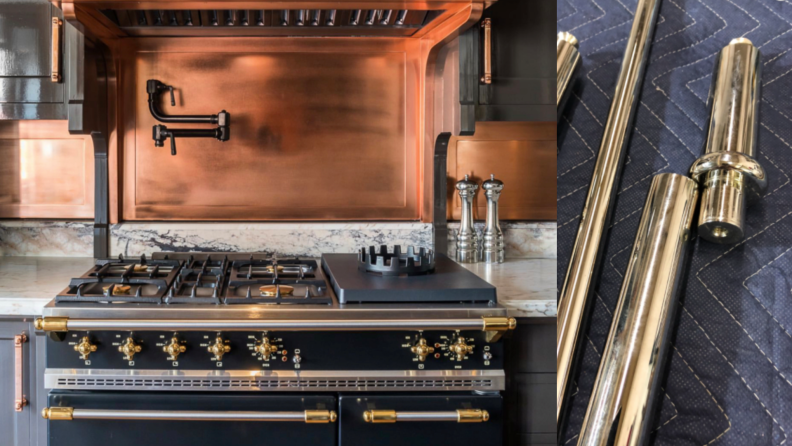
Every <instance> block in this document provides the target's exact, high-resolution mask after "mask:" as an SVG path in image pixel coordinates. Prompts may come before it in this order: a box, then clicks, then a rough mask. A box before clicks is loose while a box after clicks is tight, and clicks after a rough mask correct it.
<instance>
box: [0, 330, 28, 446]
mask: <svg viewBox="0 0 792 446" xmlns="http://www.w3.org/2000/svg"><path fill="white" fill-rule="evenodd" d="M21 334H26V335H27V336H29V335H30V332H29V331H28V324H27V323H26V322H17V321H2V320H0V444H2V445H9V446H23V445H24V446H27V445H28V444H29V442H30V441H29V439H30V423H31V421H32V417H33V416H35V414H33V413H32V411H31V408H30V406H24V407H22V410H21V411H17V410H16V407H15V400H16V392H15V387H16V379H17V370H18V367H19V364H17V361H16V359H17V355H16V342H15V339H14V338H15V336H18V335H21ZM21 348H22V361H23V362H22V363H21V365H22V368H21V369H19V370H21V371H22V372H23V373H22V375H21V379H22V393H23V395H24V396H25V397H26V398H30V395H31V392H30V382H31V379H30V378H31V377H32V373H30V371H31V370H32V368H31V367H30V365H31V363H32V359H31V356H30V343H29V342H25V343H22V344H21Z"/></svg>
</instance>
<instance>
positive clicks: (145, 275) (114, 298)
mask: <svg viewBox="0 0 792 446" xmlns="http://www.w3.org/2000/svg"><path fill="white" fill-rule="evenodd" d="M181 265H182V263H181V262H180V261H178V260H150V259H147V258H146V256H145V255H143V256H140V257H139V258H132V259H126V258H124V257H123V256H119V257H118V259H103V260H99V261H97V262H96V266H94V267H93V268H92V269H91V270H90V271H88V272H87V273H85V274H84V275H83V276H82V277H79V278H76V279H72V280H71V282H70V283H69V286H68V288H66V289H65V290H63V291H62V292H61V293H60V294H58V295H57V296H56V297H55V301H56V302H132V303H135V302H137V303H157V304H158V303H161V302H162V297H163V296H164V295H165V292H166V291H167V290H168V288H169V287H170V285H171V284H172V283H173V282H174V280H175V278H176V275H177V273H178V272H179V269H180V268H181Z"/></svg>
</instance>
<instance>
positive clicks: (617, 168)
mask: <svg viewBox="0 0 792 446" xmlns="http://www.w3.org/2000/svg"><path fill="white" fill-rule="evenodd" d="M659 7H660V0H639V1H638V5H637V7H636V10H635V18H634V20H633V24H632V29H631V30H630V36H629V38H628V39H627V48H626V50H625V52H624V60H622V65H621V71H620V72H619V78H618V80H617V82H616V91H615V93H614V95H613V103H612V104H611V108H610V112H609V113H608V120H607V122H606V124H605V133H604V134H603V136H602V143H601V144H600V149H599V155H598V156H597V163H596V164H595V165H594V174H593V176H592V178H591V186H589V190H588V196H587V198H586V204H585V206H584V208H583V213H582V218H581V219H580V226H579V227H578V233H577V237H576V238H575V245H574V248H572V255H571V256H570V258H569V267H568V269H567V274H566V278H565V279H564V285H563V288H562V289H561V295H560V296H559V299H558V328H557V337H556V358H557V359H556V370H557V372H558V379H557V381H556V403H557V404H556V419H557V420H558V421H559V425H561V424H563V423H562V419H561V414H562V413H563V410H564V404H565V401H566V394H567V393H568V389H569V386H570V383H571V376H572V371H573V368H574V367H573V366H574V364H575V359H576V351H577V350H578V345H579V344H580V338H581V336H580V332H581V329H582V326H583V322H584V321H585V319H586V317H587V315H586V313H587V312H588V308H590V305H588V303H590V301H591V299H588V297H589V294H591V292H592V291H593V288H594V283H595V281H594V278H595V277H596V276H597V274H598V273H599V266H600V258H601V257H602V251H603V245H604V241H605V231H606V230H607V228H608V224H609V222H610V217H611V214H612V210H613V202H614V199H615V197H616V190H617V185H618V183H619V178H620V177H621V169H622V165H623V164H624V154H625V152H626V151H627V150H626V149H627V144H628V141H629V135H630V131H631V130H632V122H633V116H634V115H635V108H636V106H637V105H638V95H639V93H640V91H641V84H642V83H643V76H644V68H645V66H646V61H647V59H648V55H649V48H650V47H651V45H652V34H653V33H654V28H655V23H656V22H657V11H658V9H659ZM560 430H561V429H559V431H560Z"/></svg>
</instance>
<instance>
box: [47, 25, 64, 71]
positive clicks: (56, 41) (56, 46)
mask: <svg viewBox="0 0 792 446" xmlns="http://www.w3.org/2000/svg"><path fill="white" fill-rule="evenodd" d="M62 24H63V21H62V20H61V19H59V18H57V17H53V18H52V59H51V62H52V75H51V76H50V80H52V82H60V80H61V75H60V58H61V57H60V50H61V49H60V48H61V44H60V30H61V25H62Z"/></svg>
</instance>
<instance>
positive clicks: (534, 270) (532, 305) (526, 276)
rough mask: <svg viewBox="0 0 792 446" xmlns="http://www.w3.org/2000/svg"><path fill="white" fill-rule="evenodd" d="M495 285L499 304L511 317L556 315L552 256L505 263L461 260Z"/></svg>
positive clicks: (464, 265)
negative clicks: (466, 261)
mask: <svg viewBox="0 0 792 446" xmlns="http://www.w3.org/2000/svg"><path fill="white" fill-rule="evenodd" d="M460 265H462V266H463V267H465V268H467V269H468V270H469V271H471V272H473V273H475V274H476V275H477V276H479V277H481V278H482V279H484V280H486V281H487V282H489V283H491V284H492V285H495V286H496V287H497V289H498V303H499V304H501V305H503V306H505V307H507V308H508V309H509V314H510V315H511V316H514V317H557V316H556V315H557V308H558V303H557V300H556V261H555V259H506V261H505V262H504V263H495V264H488V263H466V264H465V263H462V264H460Z"/></svg>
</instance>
